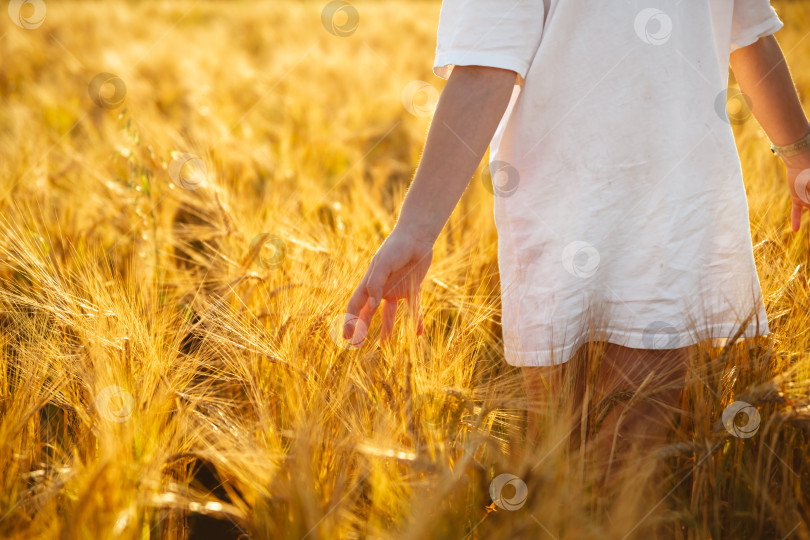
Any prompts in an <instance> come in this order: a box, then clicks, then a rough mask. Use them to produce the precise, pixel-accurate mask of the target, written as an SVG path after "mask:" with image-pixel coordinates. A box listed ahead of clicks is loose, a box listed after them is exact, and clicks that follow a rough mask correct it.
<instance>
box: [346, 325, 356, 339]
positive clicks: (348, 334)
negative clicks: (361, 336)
mask: <svg viewBox="0 0 810 540" xmlns="http://www.w3.org/2000/svg"><path fill="white" fill-rule="evenodd" d="M352 332H354V325H352V323H350V322H347V323H345V324H344V325H343V339H349V338H351V337H352Z"/></svg>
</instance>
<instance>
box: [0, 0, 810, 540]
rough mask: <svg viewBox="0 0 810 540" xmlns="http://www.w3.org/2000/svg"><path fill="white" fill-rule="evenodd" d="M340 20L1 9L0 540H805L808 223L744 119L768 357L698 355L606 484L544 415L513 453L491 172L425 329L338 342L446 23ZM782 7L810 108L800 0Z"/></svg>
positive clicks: (745, 349)
mask: <svg viewBox="0 0 810 540" xmlns="http://www.w3.org/2000/svg"><path fill="white" fill-rule="evenodd" d="M45 5H46V6H47V11H42V10H40V8H39V7H38V6H45ZM352 5H353V7H354V9H355V12H356V13H357V14H359V23H358V22H357V21H352V20H351V13H350V14H349V15H346V11H345V10H343V12H341V13H332V14H331V15H330V13H329V12H328V9H329V8H328V6H329V4H327V3H326V2H322V1H297V2H294V1H289V0H273V1H272V2H258V1H231V2H226V1H199V0H198V1H194V0H182V1H181V0H178V1H164V2H146V1H145V2H136V1H129V2H127V1H123V0H109V1H104V2H101V1H98V2H93V1H74V0H60V1H58V2H57V1H55V0H48V1H47V2H39V3H37V2H19V1H17V2H15V1H12V2H10V3H9V14H10V16H9V17H5V16H1V17H0V20H1V21H2V22H0V51H1V52H2V58H3V62H2V66H0V92H2V106H0V187H2V194H3V195H2V199H1V204H2V217H1V218H0V277H1V278H2V280H0V328H2V332H0V354H1V355H2V356H1V357H0V358H1V360H0V361H1V362H2V369H0V470H2V475H0V482H1V484H2V485H0V537H2V538H13V539H40V538H62V539H73V538H82V539H84V538H87V539H100V538H101V539H103V538H132V539H134V538H139V539H146V538H160V539H175V538H254V539H262V538H273V539H286V538H294V539H303V538H311V539H314V538H412V539H422V538H448V539H462V538H571V539H588V538H600V539H603V538H652V537H654V535H656V534H658V535H660V537H665V538H713V539H721V538H722V539H725V538H775V539H783V538H785V539H786V538H810V501H809V500H808V492H809V491H810V460H808V453H810V354H808V351H810V338H808V332H807V328H808V322H810V292H809V290H810V281H809V280H810V273H809V272H808V264H807V261H808V253H809V252H810V249H809V248H810V243H809V240H808V229H809V228H810V225H809V224H808V223H805V224H804V226H803V228H802V230H801V232H799V233H793V232H792V231H791V230H790V225H789V221H788V220H789V209H790V201H789V197H788V192H787V187H786V184H785V182H784V170H783V168H782V165H781V163H780V162H779V161H778V159H777V158H775V157H774V156H773V155H772V154H771V153H770V151H769V150H768V141H767V138H766V137H765V136H764V133H763V132H762V130H761V129H760V128H759V126H758V125H757V123H756V121H755V119H753V118H748V119H746V120H745V121H741V122H739V123H737V124H736V125H735V126H734V129H735V136H736V138H737V144H738V149H739V151H740V157H741V162H742V165H743V171H744V177H745V184H746V190H747V192H748V196H749V207H750V217H751V234H752V238H753V242H754V246H755V248H754V252H755V257H756V261H757V268H758V271H759V276H760V280H761V283H762V288H763V293H764V295H765V302H766V307H767V310H768V316H769V325H770V328H771V334H770V336H768V337H767V338H762V339H757V340H750V341H748V342H746V343H741V344H738V345H734V346H731V347H727V348H702V349H701V354H700V355H698V356H696V357H695V358H694V359H693V365H692V369H693V376H690V378H689V379H688V381H687V386H686V388H685V391H684V393H683V398H682V400H683V401H682V404H683V406H684V408H685V410H686V412H687V414H686V415H685V416H686V420H685V421H684V422H682V423H681V424H679V425H678V426H677V427H676V428H675V429H673V430H672V432H671V434H670V439H669V441H670V442H669V444H668V446H667V447H666V452H663V453H661V454H660V455H652V454H649V455H641V456H635V457H634V458H633V459H635V460H636V461H635V462H634V465H633V469H634V471H635V474H632V475H629V476H627V477H623V480H622V482H621V483H620V484H619V485H618V486H617V487H616V488H615V491H613V492H611V493H603V492H600V490H598V489H595V488H594V483H593V482H592V477H593V465H592V464H591V463H590V462H589V461H588V460H587V456H586V455H585V454H584V453H577V452H573V453H567V452H565V451H564V446H565V445H561V444H560V441H561V440H563V438H564V435H565V434H564V433H563V432H562V430H563V429H564V428H563V426H561V425H559V423H555V422H554V421H553V419H552V420H550V421H549V422H548V425H546V426H545V428H544V429H545V431H544V433H545V434H546V436H545V437H544V438H543V442H542V443H541V444H539V445H528V444H526V443H525V431H526V410H527V405H526V397H525V393H524V389H523V386H522V379H521V377H520V373H519V371H518V370H517V369H515V368H512V367H510V366H508V365H507V364H506V363H505V362H504V361H503V358H502V357H503V343H502V340H501V334H500V324H499V321H500V318H499V311H500V303H499V294H498V293H499V288H498V267H497V243H496V241H497V236H496V231H495V226H494V224H493V220H492V194H491V189H490V190H489V191H488V190H487V189H486V188H485V185H486V183H487V182H488V181H490V180H489V177H488V173H487V171H486V166H485V165H483V164H482V166H480V167H479V169H478V172H476V175H475V176H474V177H473V179H472V181H471V183H470V185H469V187H468V189H467V191H466V192H465V194H464V196H463V198H462V200H461V202H460V203H459V206H458V207H457V209H456V211H455V213H454V214H453V216H452V217H451V219H450V221H449V222H448V224H447V226H446V227H445V230H444V231H443V233H442V235H441V236H440V238H439V241H438V242H437V244H436V247H435V251H434V262H433V265H432V267H431V269H430V272H429V273H428V277H427V279H426V280H425V283H424V287H423V292H422V304H423V310H424V317H425V331H424V333H423V334H422V335H421V336H416V335H415V333H414V332H413V328H412V327H409V325H408V318H407V313H405V310H401V312H400V314H399V317H400V319H399V322H398V324H397V327H396V329H395V332H396V339H395V340H394V341H393V342H392V343H391V344H390V345H388V346H386V347H380V345H379V344H378V342H377V340H376V336H377V335H378V333H379V329H378V323H377V325H373V326H372V328H371V330H370V334H371V335H370V339H369V340H368V341H366V342H365V343H364V344H363V345H362V346H360V347H357V348H354V347H347V346H345V344H344V343H343V342H342V341H341V340H340V339H339V338H338V337H337V335H338V334H337V331H338V330H337V329H338V328H339V325H340V324H341V323H342V321H343V312H344V310H345V308H346V303H347V301H348V298H349V296H350V295H351V292H352V290H353V289H354V287H355V286H356V285H357V283H358V282H359V281H360V279H361V277H362V275H363V273H364V271H365V268H366V266H367V264H368V262H369V260H370V258H371V257H372V255H373V254H374V252H375V250H376V248H377V247H378V246H379V244H380V243H381V242H382V240H383V239H384V238H385V236H386V235H387V234H388V233H389V232H390V231H391V229H392V227H393V225H394V223H395V222H396V214H397V211H398V208H399V204H400V203H401V201H402V199H403V197H404V194H405V191H406V190H407V187H408V185H409V183H410V180H411V178H412V175H413V172H414V169H415V167H416V165H417V164H418V160H419V156H420V153H421V151H422V147H423V144H424V138H425V135H426V133H427V129H428V127H429V122H430V118H429V114H426V113H425V112H424V111H425V110H427V109H426V108H427V107H428V106H429V105H430V104H429V103H424V102H419V101H418V100H415V101H412V102H410V105H411V106H410V107H409V106H408V105H409V104H408V103H405V102H404V100H403V90H404V89H406V88H408V87H409V84H411V83H412V82H413V81H425V82H426V83H428V84H429V85H431V86H430V87H429V88H428V90H430V91H432V90H433V89H435V90H436V92H439V91H440V90H441V88H442V87H443V84H444V81H442V80H441V79H438V78H437V77H435V76H434V75H433V74H432V72H431V67H432V61H433V55H434V48H435V38H436V28H437V24H438V15H439V7H440V4H439V2H437V1H431V2H423V1H402V0H383V1H379V2H371V1H366V2H364V1H360V0H358V1H356V2H353V4H352ZM15 6H16V7H17V8H19V9H18V10H21V11H19V12H18V15H19V17H17V18H16V19H15V18H13V17H12V16H11V15H13V13H12V8H13V7H15ZM774 7H775V9H776V10H777V12H778V13H779V15H780V17H781V18H782V20H783V21H784V22H785V27H784V28H783V29H782V30H781V31H780V32H779V33H778V34H777V39H778V40H779V42H780V44H781V45H782V47H783V49H784V51H785V55H786V58H787V60H788V63H789V65H790V66H791V69H792V72H793V75H794V79H795V82H796V84H797V87H798V89H799V91H800V95H801V97H802V100H803V103H804V105H805V109H806V110H807V106H808V104H810V102H809V101H808V100H809V99H810V96H809V95H808V93H809V92H810V54H808V51H810V41H808V40H807V39H806V37H807V35H808V33H809V32H810V4H807V3H805V2H801V1H793V2H790V1H778V2H774ZM325 14H326V15H329V16H330V17H332V19H331V22H332V26H331V27H330V26H329V24H326V23H327V22H329V21H327V20H326V19H325V17H326V15H325ZM336 17H337V18H336ZM339 17H344V18H343V19H340V18H339ZM346 17H348V18H346ZM335 21H336V22H335ZM732 84H733V80H732ZM423 89H424V87H423ZM422 95H423V96H424V95H427V96H428V98H429V97H430V92H427V93H425V92H423V93H422ZM414 104H415V105H414ZM805 219H807V218H805ZM401 307H404V306H401ZM733 402H745V403H748V404H750V405H751V406H752V407H754V408H755V409H756V411H757V412H758V414H759V418H760V422H759V424H758V429H757V430H756V433H755V434H754V435H753V436H747V437H738V436H733V435H732V433H731V431H730V430H729V429H727V426H724V424H723V421H722V418H721V416H722V413H723V412H724V410H726V409H727V407H728V406H729V405H730V404H731V403H733ZM656 467H658V468H656ZM661 467H663V469H661ZM654 468H656V469H655V470H663V471H664V473H662V474H663V476H660V477H658V476H653V473H651V472H650V471H652V470H653V469H654ZM503 474H508V475H513V476H509V477H502V476H501V475H503ZM497 478H501V480H499V481H496V479H497ZM504 478H506V479H514V481H511V480H510V481H509V482H507V484H509V485H503V482H504V480H503V479H504ZM651 478H658V480H655V485H654V487H655V488H656V489H658V492H657V494H656V495H655V497H654V498H650V497H649V496H647V495H646V493H648V492H647V491H645V489H646V488H645V489H641V487H640V486H642V485H648V484H651V483H652V481H651V480H649V479H651ZM498 482H500V484H498ZM645 482H646V484H645ZM496 487H499V488H500V489H503V490H509V489H512V490H513V491H510V492H509V493H506V492H505V493H504V494H503V497H504V500H505V501H513V502H514V501H516V500H517V499H520V498H521V490H523V495H522V498H523V499H524V500H520V501H519V504H517V503H516V504H513V505H512V506H511V507H510V506H509V505H508V504H500V505H499V504H497V503H496V502H494V499H493V490H496Z"/></svg>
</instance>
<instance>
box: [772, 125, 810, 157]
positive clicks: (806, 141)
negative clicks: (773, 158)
mask: <svg viewBox="0 0 810 540" xmlns="http://www.w3.org/2000/svg"><path fill="white" fill-rule="evenodd" d="M803 131H804V134H803V135H802V136H801V137H799V138H798V139H796V140H795V141H793V142H791V143H789V144H785V145H776V144H771V152H773V153H774V154H775V155H777V156H779V157H780V158H782V161H784V162H785V164H786V165H787V166H789V167H790V166H792V165H791V163H792V162H806V161H807V156H808V154H809V153H810V123H805V128H804V130H803Z"/></svg>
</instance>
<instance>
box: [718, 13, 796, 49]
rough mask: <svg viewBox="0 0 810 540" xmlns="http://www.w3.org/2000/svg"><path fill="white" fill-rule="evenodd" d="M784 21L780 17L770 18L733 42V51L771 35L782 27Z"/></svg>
mask: <svg viewBox="0 0 810 540" xmlns="http://www.w3.org/2000/svg"><path fill="white" fill-rule="evenodd" d="M783 26H784V23H782V21H780V20H779V19H774V18H770V19H768V20H767V21H764V22H762V23H760V24H758V25H756V26H754V27H753V28H751V29H749V30H748V31H746V32H745V34H744V37H743V38H742V39H736V40H734V41H732V42H731V51H730V52H734V51H736V50H737V49H741V48H743V47H747V46H749V45H751V44H752V43H754V42H756V41H757V40H759V38H762V37H765V36H770V35H772V34H775V33H776V32H778V31H779V30H781V29H782V27H783Z"/></svg>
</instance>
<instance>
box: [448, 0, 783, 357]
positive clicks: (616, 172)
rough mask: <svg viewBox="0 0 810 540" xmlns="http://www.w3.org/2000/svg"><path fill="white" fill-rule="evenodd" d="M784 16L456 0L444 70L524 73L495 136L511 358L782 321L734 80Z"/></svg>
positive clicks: (654, 5)
mask: <svg viewBox="0 0 810 540" xmlns="http://www.w3.org/2000/svg"><path fill="white" fill-rule="evenodd" d="M781 27H782V22H781V21H780V20H779V18H778V16H777V14H776V12H775V11H774V10H773V9H772V7H771V5H770V3H769V2H767V1H765V0H688V1H683V2H679V3H677V4H675V3H673V2H663V1H661V2H649V1H644V2H635V1H631V0H628V1H613V2H604V1H597V0H576V1H575V0H444V2H443V4H442V7H441V12H440V18H439V29H438V35H437V46H436V56H435V61H434V68H433V70H434V73H435V74H436V75H437V76H439V77H442V78H447V77H449V76H450V73H451V72H452V69H453V67H454V66H456V65H484V66H491V67H499V68H503V69H510V70H513V71H515V72H516V73H517V74H518V77H517V80H516V86H515V88H514V92H513V94H512V99H511V101H510V103H509V106H508V108H507V110H506V113H505V114H504V117H503V119H502V120H501V123H500V125H499V126H498V129H497V131H496V132H495V135H494V137H493V139H492V143H491V148H490V171H491V173H492V183H493V185H492V191H493V194H494V212H495V216H494V217H495V225H496V228H497V231H498V258H499V261H498V263H499V269H500V276H501V302H502V318H501V323H502V330H503V340H504V352H505V357H506V361H507V362H508V363H509V364H511V365H515V366H545V365H551V364H559V363H563V362H567V361H568V360H569V359H570V358H571V357H572V355H573V354H574V353H575V352H576V350H577V349H578V348H579V346H580V345H582V344H584V343H585V342H587V341H589V340H592V339H600V340H605V341H610V342H612V343H616V344H619V345H623V346H626V347H633V348H645V349H673V348H678V347H684V346H687V345H692V344H694V343H697V342H698V341H702V340H704V339H710V340H712V342H713V343H714V344H716V345H722V344H724V343H726V342H727V339H728V338H730V337H732V336H734V335H735V333H736V332H737V330H739V328H740V326H741V325H742V324H743V322H744V321H745V320H746V319H748V324H747V326H746V328H745V331H744V333H743V334H742V336H741V337H752V336H757V335H766V334H768V333H769V330H768V323H767V316H766V313H765V306H764V303H763V299H762V292H761V289H760V284H759V280H758V277H757V273H756V267H755V264H754V256H753V249H752V243H751V234H750V230H749V220H748V202H747V198H746V193H745V188H744V185H743V180H742V171H741V167H740V161H739V157H738V155H737V151H736V146H735V143H734V137H733V132H732V127H731V122H737V121H739V122H742V121H750V122H755V120H754V119H753V117H750V118H749V117H748V116H750V113H748V112H747V110H746V109H742V110H741V111H739V112H737V111H736V110H735V112H733V113H732V114H731V118H729V114H727V112H726V102H727V99H729V98H730V100H731V101H734V102H735V103H734V104H733V105H729V110H731V109H732V106H735V105H739V104H741V102H742V99H740V96H735V95H734V94H733V93H732V92H731V91H729V92H728V93H727V91H726V87H727V84H728V67H729V54H730V53H731V52H732V51H733V50H735V49H737V48H739V47H744V46H746V45H749V44H751V43H754V42H755V41H756V40H757V39H759V38H760V37H762V36H765V35H770V34H772V33H774V32H776V31H777V30H779V29H780V28H781Z"/></svg>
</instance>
